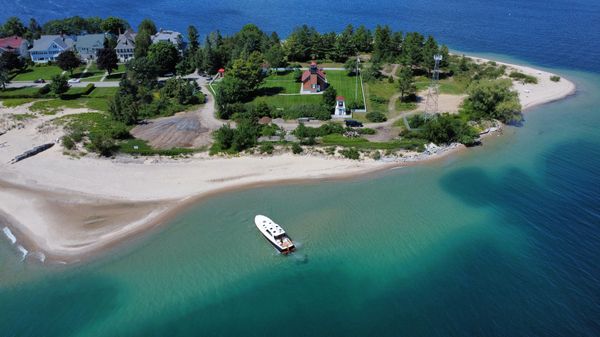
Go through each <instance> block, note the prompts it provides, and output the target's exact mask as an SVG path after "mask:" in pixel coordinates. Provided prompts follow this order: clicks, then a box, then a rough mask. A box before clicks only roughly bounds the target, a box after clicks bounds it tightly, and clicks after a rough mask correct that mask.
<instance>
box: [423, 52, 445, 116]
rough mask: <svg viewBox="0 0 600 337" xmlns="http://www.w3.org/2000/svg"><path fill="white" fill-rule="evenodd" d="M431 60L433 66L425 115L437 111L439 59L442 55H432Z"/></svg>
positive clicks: (430, 114)
mask: <svg viewBox="0 0 600 337" xmlns="http://www.w3.org/2000/svg"><path fill="white" fill-rule="evenodd" d="M433 60H434V61H435V67H434V68H433V75H432V76H431V83H429V90H428V91H427V99H426V101H425V115H426V116H427V117H431V116H433V115H435V114H437V113H438V97H439V95H440V90H439V88H440V61H442V55H439V54H436V55H434V56H433Z"/></svg>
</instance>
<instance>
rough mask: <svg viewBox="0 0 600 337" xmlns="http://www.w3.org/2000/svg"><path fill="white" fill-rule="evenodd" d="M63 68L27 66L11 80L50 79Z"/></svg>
mask: <svg viewBox="0 0 600 337" xmlns="http://www.w3.org/2000/svg"><path fill="white" fill-rule="evenodd" d="M62 72H63V70H62V69H60V68H59V67H58V66H39V67H28V68H27V69H25V70H23V71H21V72H20V73H19V74H17V76H15V77H14V78H13V79H12V80H13V81H35V80H37V79H38V78H42V79H44V80H50V79H51V78H52V76H54V75H60V74H62ZM76 72H77V71H74V73H76Z"/></svg>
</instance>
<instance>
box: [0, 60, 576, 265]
mask: <svg viewBox="0 0 600 337" xmlns="http://www.w3.org/2000/svg"><path fill="white" fill-rule="evenodd" d="M471 58H472V59H474V60H480V61H481V62H487V61H489V60H487V59H483V58H478V57H471ZM497 63H498V64H505V65H507V66H508V67H511V68H515V69H517V70H519V71H522V72H524V73H527V74H534V75H535V76H536V77H538V79H539V82H540V84H538V85H537V86H536V85H534V86H533V87H534V88H535V89H536V90H535V91H532V89H531V88H530V87H529V86H528V85H518V84H515V89H516V90H517V91H518V92H519V98H520V100H521V104H522V106H523V110H524V111H525V110H529V109H531V108H533V107H536V106H539V105H543V104H548V103H551V102H554V101H557V100H561V99H564V98H565V97H568V96H570V95H572V94H573V93H574V92H575V90H576V88H575V85H574V84H573V83H572V82H571V81H569V80H567V79H565V78H562V76H561V81H560V82H558V83H561V82H562V83H561V84H560V85H555V84H552V83H548V82H550V79H549V77H550V76H551V75H554V74H552V73H550V72H546V71H541V70H538V69H534V68H530V67H525V66H519V65H514V64H507V63H503V62H497ZM541 76H544V77H541ZM553 83H556V82H553ZM547 85H552V90H549V92H546V91H543V89H544V88H546V89H547V88H548V86H547ZM537 90H540V91H537ZM540 92H541V94H540ZM532 93H533V94H532ZM25 110H26V108H25ZM1 113H2V109H0V114H1ZM68 113H72V112H69V111H65V113H64V114H68ZM59 116H60V115H57V116H52V118H54V117H59ZM46 119H47V120H50V119H51V118H50V117H47V118H46ZM37 122H39V123H35V122H34V124H35V125H27V126H26V127H25V128H23V130H16V131H9V132H8V133H6V134H5V135H3V136H2V138H0V143H3V142H7V143H10V144H11V145H13V146H11V147H9V148H8V150H6V148H5V149H1V148H0V175H1V176H2V178H1V179H0V227H1V228H2V229H4V228H8V229H9V230H10V232H11V234H12V235H13V236H14V237H15V239H16V240H15V242H14V243H12V245H13V246H14V247H15V248H17V247H18V246H21V247H23V249H25V250H27V251H28V254H27V255H28V256H32V257H34V258H36V260H40V261H41V262H42V263H48V262H53V263H76V262H81V261H84V260H87V259H89V258H91V257H93V256H96V255H102V252H104V251H106V250H107V249H110V248H113V247H116V246H120V245H122V244H125V242H127V241H128V240H131V239H132V238H135V237H137V236H139V235H141V234H142V233H147V232H152V231H153V230H156V229H157V228H160V227H162V226H163V225H164V224H165V223H167V222H169V221H170V220H172V219H173V218H174V217H176V216H177V215H179V214H181V212H184V211H185V210H186V209H188V207H192V206H193V205H196V204H198V203H199V202H202V201H203V200H205V199H207V198H211V197H214V196H217V195H221V194H224V193H229V192H234V191H239V190H248V189H253V188H258V187H268V186H273V185H281V184H306V183H318V182H320V181H332V180H335V181H338V180H347V179H356V178H357V177H364V178H369V177H371V176H373V175H375V174H382V173H384V172H388V171H390V170H394V169H397V168H400V167H407V166H414V165H422V164H427V163H432V162H435V161H437V160H441V159H443V158H447V157H448V156H452V155H457V154H459V153H461V152H462V151H463V150H465V149H466V147H464V146H454V147H444V148H441V151H440V152H439V153H435V154H433V155H419V156H418V157H416V160H414V161H411V160H409V159H405V158H402V159H400V158H398V157H396V158H386V160H380V161H373V160H370V159H369V160H364V161H360V162H357V161H352V160H348V159H338V158H331V157H322V156H316V155H292V154H278V155H273V156H264V157H263V156H242V157H233V158H222V157H217V158H211V157H208V156H204V155H199V156H194V158H191V159H179V160H173V159H171V160H165V159H164V158H158V159H157V158H154V157H150V158H142V159H136V158H124V157H117V158H116V159H112V160H107V159H97V158H89V157H83V158H78V159H74V158H71V157H68V156H65V155H63V154H62V150H61V149H60V147H55V148H53V149H51V150H48V151H46V152H44V153H43V154H41V155H38V156H36V157H33V158H31V159H28V160H26V161H24V162H22V163H18V164H15V165H9V164H5V163H7V162H8V160H6V159H7V158H10V156H13V155H14V154H15V153H19V151H22V150H23V149H27V146H29V145H31V143H38V142H41V141H47V140H53V139H56V138H57V136H59V134H60V130H58V129H52V128H48V130H45V129H44V128H43V127H42V129H38V126H40V125H42V126H43V125H44V122H45V121H44V118H41V119H40V120H37ZM40 130H43V132H42V131H40ZM493 134H497V133H496V132H490V133H488V134H486V135H483V136H482V138H486V137H489V136H491V135H493ZM7 139H8V140H7ZM40 182H43V183H40ZM4 234H5V236H6V237H8V234H7V233H6V231H4ZM9 241H12V239H11V240H9ZM17 249H19V250H21V249H20V248H17ZM21 252H22V253H23V251H22V250H21ZM98 253H100V254H98ZM25 258H27V256H24V259H25Z"/></svg>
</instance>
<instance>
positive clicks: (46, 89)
mask: <svg viewBox="0 0 600 337" xmlns="http://www.w3.org/2000/svg"><path fill="white" fill-rule="evenodd" d="M38 93H39V94H40V95H46V94H48V93H50V84H44V86H43V87H41V88H40V89H39V90H38Z"/></svg>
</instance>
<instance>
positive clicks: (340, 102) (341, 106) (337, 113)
mask: <svg viewBox="0 0 600 337" xmlns="http://www.w3.org/2000/svg"><path fill="white" fill-rule="evenodd" d="M331 117H333V118H350V117H352V111H351V110H350V109H348V108H346V99H345V98H344V96H338V97H337V98H336V99H335V108H334V110H333V115H331Z"/></svg>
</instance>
